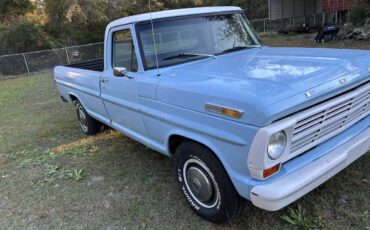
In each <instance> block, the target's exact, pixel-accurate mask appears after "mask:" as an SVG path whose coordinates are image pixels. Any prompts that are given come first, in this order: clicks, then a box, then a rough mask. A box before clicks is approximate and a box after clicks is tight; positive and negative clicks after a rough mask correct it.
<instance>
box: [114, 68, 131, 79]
mask: <svg viewBox="0 0 370 230" xmlns="http://www.w3.org/2000/svg"><path fill="white" fill-rule="evenodd" d="M127 73H128V72H127V69H126V68H124V67H114V68H113V75H114V76H116V77H126V76H127Z"/></svg>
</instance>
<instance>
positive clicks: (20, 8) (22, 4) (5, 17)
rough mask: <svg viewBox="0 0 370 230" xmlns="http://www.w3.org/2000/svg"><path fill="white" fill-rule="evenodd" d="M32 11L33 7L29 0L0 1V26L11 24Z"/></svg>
mask: <svg viewBox="0 0 370 230" xmlns="http://www.w3.org/2000/svg"><path fill="white" fill-rule="evenodd" d="M33 9H34V5H33V4H32V2H31V1H30V0H1V1H0V24H8V23H12V22H14V20H17V19H18V18H20V17H21V16H23V15H24V14H26V13H27V12H30V11H31V10H33Z"/></svg>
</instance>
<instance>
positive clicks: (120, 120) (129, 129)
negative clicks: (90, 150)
mask: <svg viewBox="0 0 370 230" xmlns="http://www.w3.org/2000/svg"><path fill="white" fill-rule="evenodd" d="M132 31H133V28H132V27H131V26H122V27H117V28H114V29H113V30H112V31H110V32H109V36H108V37H109V38H110V41H109V42H108V44H107V46H108V47H106V48H108V49H109V48H110V49H111V52H108V54H109V53H111V55H106V66H107V68H106V69H105V71H104V73H103V75H102V77H101V97H102V99H103V102H104V105H105V107H106V110H107V112H108V114H109V117H110V119H111V126H112V127H113V128H115V129H117V130H119V131H121V132H123V133H125V134H126V135H128V136H131V137H132V138H135V137H138V136H140V135H145V128H144V124H143V121H142V117H141V115H140V113H139V97H138V96H139V74H138V71H139V64H138V63H139V61H138V59H137V56H136V54H137V53H138V50H137V44H135V39H133V37H132V35H133V34H134V33H133V32H132ZM109 56H110V57H109Z"/></svg>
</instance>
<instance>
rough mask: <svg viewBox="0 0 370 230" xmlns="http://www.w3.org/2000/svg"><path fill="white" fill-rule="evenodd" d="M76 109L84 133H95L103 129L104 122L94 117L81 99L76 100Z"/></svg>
mask: <svg viewBox="0 0 370 230" xmlns="http://www.w3.org/2000/svg"><path fill="white" fill-rule="evenodd" d="M76 111H77V119H78V122H79V124H80V127H81V130H82V132H83V133H84V134H86V135H95V134H97V133H98V132H100V131H101V130H102V127H103V126H102V124H101V123H100V122H99V121H97V120H95V119H94V118H92V117H91V116H90V115H89V114H88V113H87V112H86V110H85V108H84V107H83V106H82V105H81V103H80V102H79V101H77V102H76Z"/></svg>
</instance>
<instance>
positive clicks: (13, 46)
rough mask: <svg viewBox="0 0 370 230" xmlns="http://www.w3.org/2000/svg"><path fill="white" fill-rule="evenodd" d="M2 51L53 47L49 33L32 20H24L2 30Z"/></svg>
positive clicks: (16, 51) (0, 37)
mask: <svg viewBox="0 0 370 230" xmlns="http://www.w3.org/2000/svg"><path fill="white" fill-rule="evenodd" d="M0 44H1V46H0V53H3V54H7V53H22V52H29V51H35V50H42V49H50V48H52V47H53V42H52V41H51V39H50V37H49V36H48V34H47V33H46V32H45V31H43V30H42V28H41V27H40V26H39V25H38V24H36V23H34V22H31V21H28V20H22V21H20V22H19V23H16V24H12V25H11V26H9V27H8V28H7V29H5V30H3V31H1V32H0Z"/></svg>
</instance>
